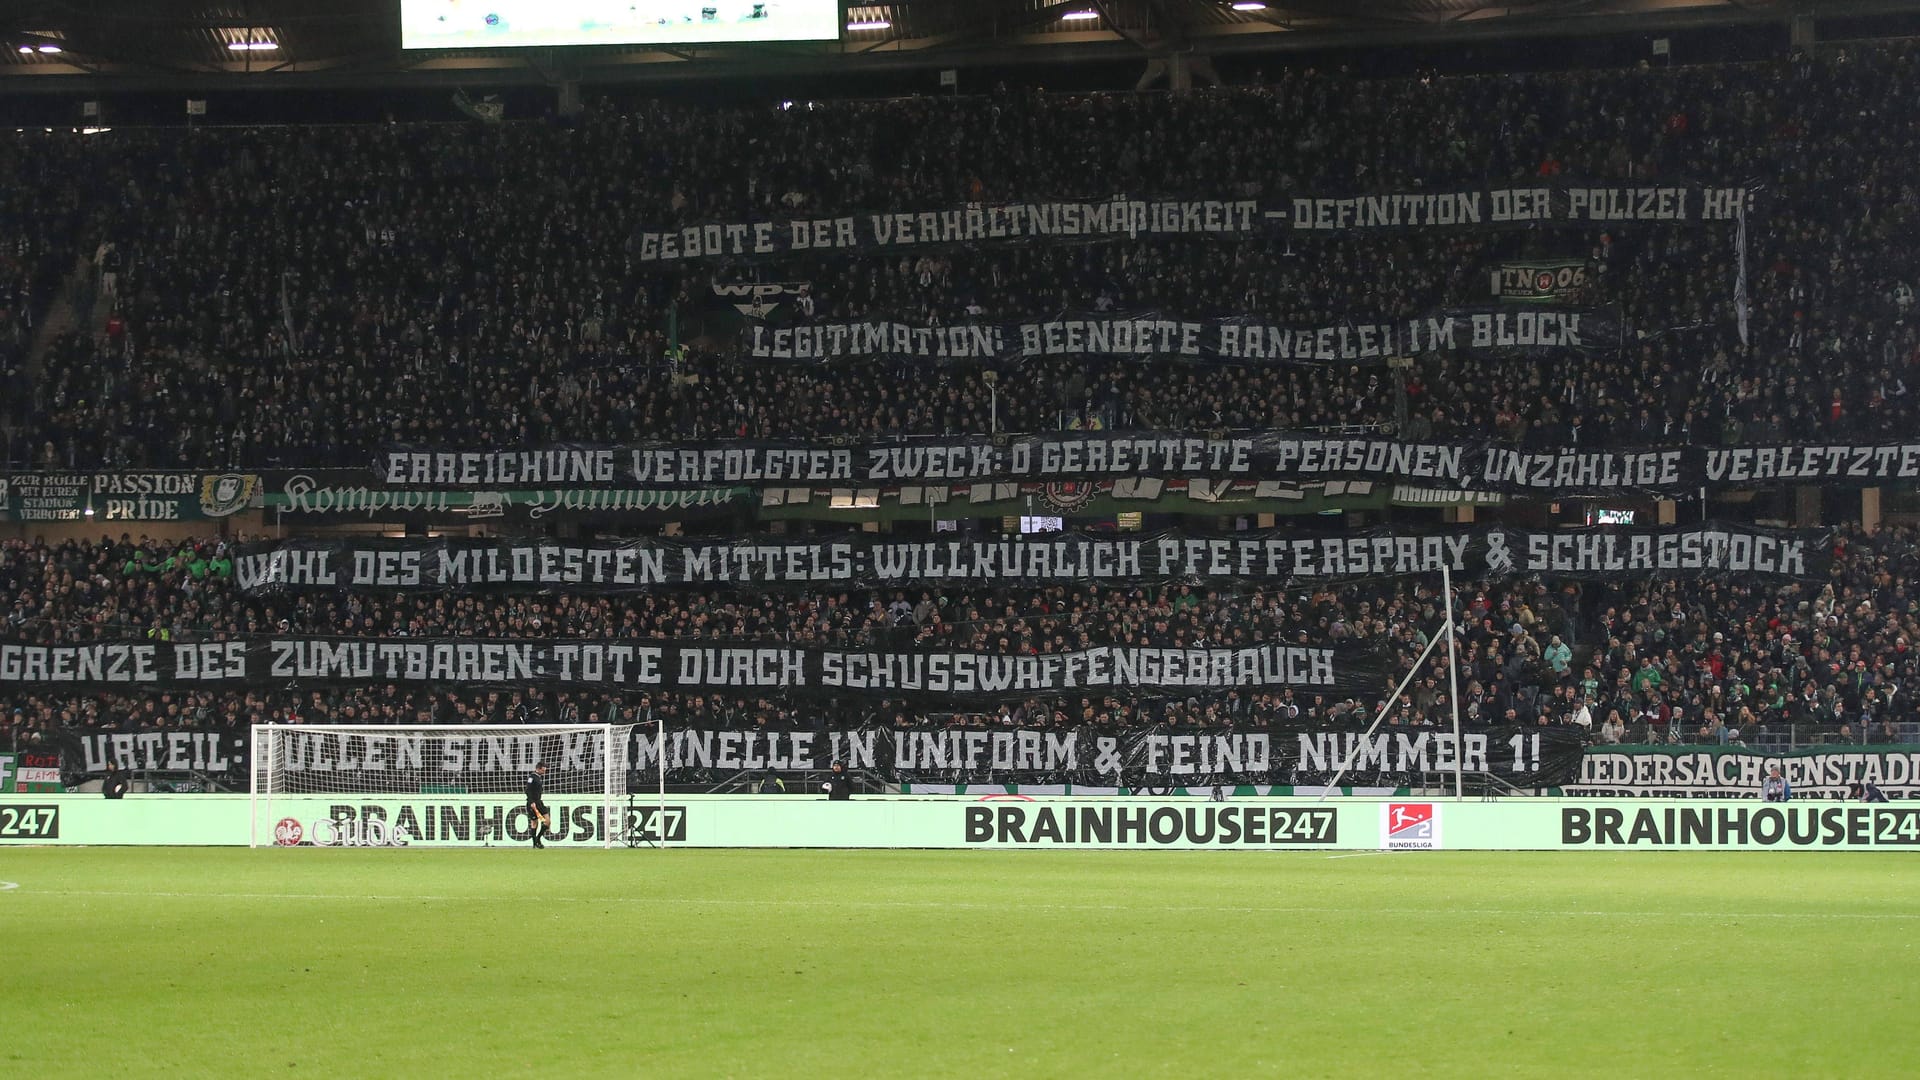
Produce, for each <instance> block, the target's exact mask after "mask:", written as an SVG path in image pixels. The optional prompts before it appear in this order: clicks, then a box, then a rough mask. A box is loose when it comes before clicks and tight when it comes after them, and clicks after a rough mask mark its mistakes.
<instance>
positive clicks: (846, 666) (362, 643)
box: [0, 635, 1388, 700]
mask: <svg viewBox="0 0 1920 1080" xmlns="http://www.w3.org/2000/svg"><path fill="white" fill-rule="evenodd" d="M1387 667H1388V660H1387V657H1386V655H1385V653H1383V652H1380V651H1377V650H1373V649H1362V648H1338V649H1337V648H1333V647H1327V646H1319V645H1281V644H1271V645H1258V646H1247V647H1240V648H1171V647H1169V648H1158V647H1148V646H1105V645H1102V646H1093V647H1089V648H1085V649H1077V650H1072V651H1068V652H1060V653H1042V654H1026V653H979V652H966V651H950V650H938V649H898V650H886V649H877V650H876V649H832V648H821V647H814V646H803V647H794V646H786V645H777V644H769V643H766V642H742V641H721V640H714V641H707V640H700V641H666V642H663V641H655V640H647V641H645V642H639V641H631V640H620V639H592V640H587V639H542V640H518V639H479V638H342V637H318V636H314V637H301V636H288V635H276V636H272V637H253V636H249V637H242V638H238V639H235V640H231V641H219V642H191V643H189V642H151V641H121V642H95V643H89V644H83V645H41V644H30V643H24V642H0V690H4V689H9V688H28V687H32V688H35V689H39V690H43V691H44V690H47V689H54V688H71V689H74V690H82V689H91V688H106V689H154V690H161V689H170V688H182V689H190V688H200V689H216V688H221V687H235V688H244V687H271V688H285V687H287V686H290V685H300V686H304V685H344V686H391V685H459V686H463V687H487V686H498V687H516V686H548V687H572V688H579V689H583V690H595V689H604V690H654V689H661V690H687V691H698V692H701V693H725V692H737V693H748V694H762V693H767V692H793V693H812V692H819V693H826V694H836V695H855V696H873V697H878V698H885V699H893V698H916V697H923V696H927V697H932V698H935V699H937V700H950V699H952V698H974V699H987V700H992V699H1011V698H1019V697H1023V696H1031V695H1035V694H1052V693H1076V692H1091V693H1129V694H1135V693H1138V694H1159V693H1180V694H1192V693H1200V692H1207V691H1221V692H1224V691H1227V690H1243V691H1251V690H1279V689H1284V688H1287V687H1292V688H1295V689H1298V690H1303V691H1310V692H1315V693H1327V694H1350V693H1362V692H1369V691H1372V690H1374V689H1375V688H1376V687H1377V686H1378V685H1379V683H1380V682H1381V681H1382V680H1383V679H1384V678H1385V675H1386V671H1387Z"/></svg>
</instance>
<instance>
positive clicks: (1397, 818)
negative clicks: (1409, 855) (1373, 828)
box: [1380, 802, 1440, 850]
mask: <svg viewBox="0 0 1920 1080" xmlns="http://www.w3.org/2000/svg"><path fill="white" fill-rule="evenodd" d="M1380 834H1381V836H1383V837H1385V843H1384V846H1385V847H1386V848H1388V849H1389V850H1406V849H1417V848H1437V847H1439V846H1440V808H1439V807H1437V806H1435V805H1434V804H1432V803H1398V802H1395V803H1387V804H1385V805H1383V806H1382V807H1380Z"/></svg>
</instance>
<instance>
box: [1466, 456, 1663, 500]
mask: <svg viewBox="0 0 1920 1080" xmlns="http://www.w3.org/2000/svg"><path fill="white" fill-rule="evenodd" d="M1684 453H1685V451H1682V450H1678V449H1674V450H1647V451H1637V452H1636V451H1608V450H1599V451H1591V452H1571V451H1560V452H1557V453H1555V452H1548V453H1538V454H1533V453H1524V452H1522V451H1518V450H1504V449H1500V448H1498V447H1494V448H1489V449H1488V450H1487V451H1486V464H1485V466H1484V468H1483V470H1482V473H1481V475H1480V476H1479V477H1477V478H1475V479H1476V481H1477V482H1484V483H1487V484H1493V485H1498V486H1501V487H1510V488H1512V487H1517V488H1534V489H1538V490H1542V491H1556V490H1557V491H1571V490H1581V489H1587V490H1590V489H1595V488H1657V487H1668V488H1671V487H1676V486H1678V485H1679V483H1680V478H1681V470H1680V465H1681V459H1682V455H1683V454H1684Z"/></svg>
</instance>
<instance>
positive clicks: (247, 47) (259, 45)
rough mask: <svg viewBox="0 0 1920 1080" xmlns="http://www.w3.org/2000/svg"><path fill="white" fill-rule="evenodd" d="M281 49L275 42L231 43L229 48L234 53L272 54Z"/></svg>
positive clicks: (228, 45)
mask: <svg viewBox="0 0 1920 1080" xmlns="http://www.w3.org/2000/svg"><path fill="white" fill-rule="evenodd" d="M279 47H280V44H279V42H275V41H229V42H227V48H229V49H231V50H233V51H234V52H272V51H273V50H275V49H277V48H279Z"/></svg>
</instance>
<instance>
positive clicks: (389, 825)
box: [248, 724, 634, 847]
mask: <svg viewBox="0 0 1920 1080" xmlns="http://www.w3.org/2000/svg"><path fill="white" fill-rule="evenodd" d="M633 730H634V729H633V725H630V724H549V725H540V726H528V727H509V726H504V725H495V724H475V725H461V726H382V727H346V726H335V725H324V726H323V725H305V724H256V725H254V726H253V739H252V742H251V744H250V745H249V748H248V756H249V759H250V764H251V767H252V772H253V783H252V800H251V802H252V819H253V820H252V833H251V838H250V841H249V843H250V846H253V847H260V846H262V845H273V844H286V843H295V842H299V839H300V838H301V837H302V836H304V835H307V834H309V833H311V834H314V835H312V836H311V842H314V843H320V844H328V845H331V844H335V843H340V844H350V845H355V846H358V845H386V844H392V845H394V846H399V845H403V844H407V843H410V842H413V841H418V840H420V839H422V837H420V836H417V835H414V836H409V835H405V833H406V830H405V829H404V828H403V827H402V825H401V819H402V814H403V812H406V811H409V810H411V811H412V814H411V815H410V816H413V817H416V818H417V817H418V816H419V815H420V814H421V813H422V812H424V811H426V810H427V808H428V807H429V805H430V804H431V803H432V802H434V801H435V800H438V801H440V802H446V801H449V800H459V801H462V802H464V803H467V804H488V805H492V806H496V807H503V808H504V812H503V814H502V815H501V820H502V821H503V822H505V823H510V824H503V825H502V829H503V830H504V831H505V832H506V833H507V834H509V835H502V836H501V837H500V839H501V840H502V841H503V842H505V841H508V840H510V839H519V838H525V837H526V836H527V835H530V833H529V832H528V830H529V829H531V828H532V827H533V823H532V822H531V821H530V820H529V819H528V818H527V815H526V814H525V812H524V811H520V812H519V813H518V814H517V815H516V814H515V813H514V810H515V809H516V808H518V807H521V806H524V805H525V804H524V801H523V795H524V792H525V785H526V779H527V774H528V773H530V772H532V771H533V767H534V766H535V765H537V764H542V763H544V764H545V765H546V766H547V774H546V778H545V784H544V787H545V789H546V795H547V802H548V803H549V805H553V806H554V816H555V818H556V820H555V821H554V822H553V823H552V825H551V829H552V830H557V831H558V832H559V833H565V832H568V830H569V825H570V823H569V822H568V821H567V820H561V819H559V818H560V812H561V807H560V806H559V805H557V803H559V802H565V803H570V804H572V805H573V806H574V807H575V808H576V809H577V808H578V807H579V806H580V805H581V804H583V803H593V804H596V805H597V806H598V811H597V814H595V815H592V816H593V818H594V821H593V826H594V828H593V835H591V836H590V837H578V836H568V837H565V838H567V839H572V840H574V841H575V842H580V841H582V840H583V839H584V840H585V842H587V843H594V842H599V843H602V844H604V845H605V846H607V847H612V846H613V845H614V843H615V842H616V841H617V840H624V839H625V836H624V834H625V831H626V828H627V825H628V817H629V814H628V792H629V790H630V786H631V784H632V782H633V777H632V775H631V770H630V768H629V747H630V745H631V741H632V733H633ZM329 801H331V802H332V803H333V804H335V805H344V806H345V807H346V809H344V810H339V811H333V812H330V808H329V807H328V806H327V803H328V802H329ZM415 802H417V803H419V804H420V806H419V808H418V809H416V808H414V807H413V806H411V805H410V804H411V803H415ZM396 804H397V805H396ZM369 806H370V807H372V808H373V809H371V810H367V809H365V808H366V807H369ZM390 811H391V816H390V817H389V816H388V815H389V812H390ZM306 818H312V819H313V820H312V821H308V820H305V819H306ZM370 818H373V819H379V820H378V824H377V825H376V824H374V823H373V822H371V821H369V819H370ZM573 824H577V822H575V823H573ZM515 831H517V833H518V834H519V835H518V836H515V835H511V834H512V833H514V832H515ZM548 835H549V836H552V837H553V838H554V839H561V838H562V837H561V836H560V835H557V834H556V833H555V832H552V831H550V832H549V833H548Z"/></svg>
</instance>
